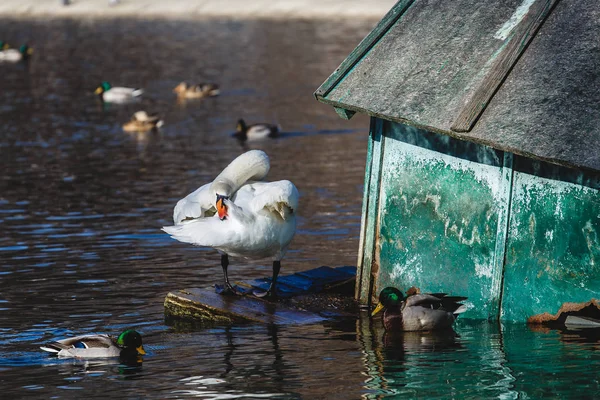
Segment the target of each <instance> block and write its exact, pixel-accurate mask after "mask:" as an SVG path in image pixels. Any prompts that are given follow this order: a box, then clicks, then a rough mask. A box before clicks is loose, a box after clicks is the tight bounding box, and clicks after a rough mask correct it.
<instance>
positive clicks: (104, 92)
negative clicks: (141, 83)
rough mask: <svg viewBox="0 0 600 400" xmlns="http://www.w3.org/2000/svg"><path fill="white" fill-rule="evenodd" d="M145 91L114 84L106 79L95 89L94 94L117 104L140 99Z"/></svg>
mask: <svg viewBox="0 0 600 400" xmlns="http://www.w3.org/2000/svg"><path fill="white" fill-rule="evenodd" d="M143 93H144V91H143V90H142V89H138V88H128V87H119V86H112V85H111V84H110V83H109V82H106V81H104V82H102V83H101V84H100V86H98V87H97V88H96V90H95V91H94V94H96V95H98V96H100V100H102V101H103V102H106V103H117V104H125V103H132V102H134V101H136V100H139V98H140V97H141V96H142V94H143Z"/></svg>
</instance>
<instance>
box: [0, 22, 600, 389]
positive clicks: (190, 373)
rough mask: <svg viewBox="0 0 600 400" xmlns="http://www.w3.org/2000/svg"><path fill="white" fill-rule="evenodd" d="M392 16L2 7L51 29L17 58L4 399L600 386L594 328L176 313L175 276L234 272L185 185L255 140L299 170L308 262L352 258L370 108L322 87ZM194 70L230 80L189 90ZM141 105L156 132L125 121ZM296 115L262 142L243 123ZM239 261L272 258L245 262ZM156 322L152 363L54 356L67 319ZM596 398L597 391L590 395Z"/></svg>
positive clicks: (5, 187)
mask: <svg viewBox="0 0 600 400" xmlns="http://www.w3.org/2000/svg"><path fill="white" fill-rule="evenodd" d="M374 23H375V21H365V22H360V21H353V22H350V21H346V22H330V23H324V22H322V21H320V22H311V21H293V22H273V21H270V22H266V21H246V22H242V21H204V22H191V21H187V22H177V21H130V20H126V19H118V20H112V21H111V20H102V21H99V20H88V19H84V20H77V21H76V20H43V19H40V20H35V21H16V20H4V21H1V23H0V39H2V40H6V41H9V42H11V43H20V42H24V41H28V42H29V43H31V44H32V46H33V47H35V49H36V50H35V54H34V57H32V58H31V60H30V61H29V62H28V63H26V64H23V63H21V64H17V65H0V74H1V75H2V78H3V79H2V83H1V86H0V88H1V89H0V158H1V160H2V161H1V162H2V179H1V180H0V333H1V334H0V386H1V388H2V397H3V398H16V397H24V396H27V397H36V398H50V397H52V396H57V397H60V398H77V399H79V398H84V397H100V398H111V397H113V398H115V397H129V398H131V397H133V398H160V399H164V398H186V397H199V398H212V399H230V398H244V397H246V398H267V397H271V398H291V399H296V398H311V399H312V398H331V399H348V398H360V397H365V398H383V397H386V396H388V395H389V396H390V397H401V398H402V397H408V398H411V397H419V398H435V397H440V398H448V397H455V398H488V397H502V398H516V397H519V396H520V397H523V398H524V397H527V398H537V397H561V398H564V397H569V396H570V395H572V394H574V393H577V395H578V396H577V397H578V398H584V397H586V394H587V393H597V392H598V389H599V388H598V380H597V377H596V376H595V375H594V370H595V368H594V367H598V356H597V351H596V347H597V343H598V341H597V340H595V339H593V338H590V337H589V335H588V336H587V337H584V338H583V339H582V338H581V336H574V335H573V334H572V333H562V334H561V333H558V332H556V331H532V330H529V329H528V328H527V327H524V326H505V327H503V328H502V329H501V330H500V329H499V328H498V327H495V326H492V325H486V324H484V325H468V324H467V323H466V321H459V322H460V324H459V325H458V326H457V329H456V335H454V334H453V335H446V336H444V335H442V336H440V335H435V336H433V335H422V334H406V335H402V336H391V335H385V334H384V332H383V330H382V328H381V326H380V324H379V323H375V324H373V323H371V322H370V321H369V319H368V318H367V317H366V316H362V317H361V318H360V319H359V320H357V321H354V320H351V321H341V322H336V323H331V324H325V325H315V326H303V327H268V326H255V325H240V326H232V327H222V326H213V327H207V326H204V327H202V326H189V325H185V324H182V323H165V321H164V317H163V301H164V297H165V295H166V294H167V293H168V292H169V291H171V290H175V289H179V288H182V287H189V286H209V285H211V284H213V283H215V282H219V280H220V277H221V268H220V266H219V257H218V254H217V253H216V252H214V251H210V250H206V249H196V248H192V247H191V246H187V245H181V244H179V243H178V242H176V241H173V240H171V239H169V238H168V237H167V235H166V234H163V233H162V232H160V227H161V226H164V225H168V224H169V223H170V219H171V213H172V209H173V206H174V204H175V202H176V201H177V200H178V199H179V198H181V197H183V196H185V195H186V194H188V193H189V192H191V191H192V190H193V189H195V188H197V187H198V186H199V185H200V184H201V183H203V182H205V181H207V180H208V179H211V178H212V177H214V176H216V174H217V173H218V172H220V169H221V168H223V166H224V165H226V164H227V163H228V162H229V161H230V160H231V159H233V158H234V157H235V156H237V155H238V154H240V153H241V152H242V151H243V150H244V148H261V149H263V150H265V151H266V152H267V153H268V154H269V155H270V156H271V161H272V171H271V173H270V174H269V178H270V179H272V180H278V179H290V180H292V181H293V182H294V183H295V184H296V186H297V187H298V188H299V191H300V193H301V199H300V218H299V221H298V234H297V236H296V238H295V239H294V241H293V242H292V245H291V249H290V251H289V253H288V255H287V256H286V258H285V259H284V260H283V262H282V266H283V271H284V272H287V273H293V272H297V271H301V270H305V269H310V268H314V267H317V266H319V265H332V266H338V265H354V264H355V262H356V251H357V247H358V238H359V232H360V210H361V201H362V180H363V175H364V160H365V152H366V143H367V133H366V129H367V126H368V121H367V119H366V118H364V117H361V116H358V115H357V116H356V117H355V118H354V119H353V120H352V121H349V122H348V121H343V120H341V119H339V118H338V117H337V116H336V115H335V113H334V112H333V110H331V108H330V107H327V106H324V105H321V104H318V103H317V102H316V101H315V100H314V98H313V97H312V92H313V90H314V89H315V88H316V87H318V85H319V84H320V83H321V82H322V81H323V79H324V78H325V77H327V76H328V75H329V73H330V72H331V71H333V70H334V69H335V68H336V67H337V65H338V64H339V62H340V61H341V60H343V58H344V57H345V56H346V55H347V54H348V53H349V52H350V51H351V50H352V48H353V47H354V46H355V45H356V44H357V43H358V42H359V41H360V40H361V39H362V38H363V37H364V36H365V35H366V33H367V32H368V31H369V30H370V28H371V27H372V25H373V24H374ZM103 80H108V81H110V82H112V83H113V84H114V85H124V86H137V87H143V88H145V89H146V95H145V96H144V98H143V99H142V101H141V103H140V104H139V105H126V106H121V107H115V106H103V105H102V104H101V103H100V102H99V101H98V99H97V98H96V97H95V96H93V95H92V94H91V92H92V91H93V90H94V89H95V88H96V87H97V85H98V83H99V82H101V81H103ZM183 80H190V81H202V80H204V81H214V82H217V83H219V84H220V85H221V95H220V96H219V97H216V98H210V99H204V100H200V101H186V102H180V103H178V102H177V101H176V97H175V95H174V94H173V93H172V88H173V87H174V86H175V85H176V84H178V83H179V82H181V81H183ZM138 108H144V109H146V110H148V111H157V112H159V113H160V114H161V116H163V117H164V119H165V126H164V127H163V128H161V129H160V130H159V131H156V132H148V133H139V134H138V133H134V134H129V133H125V132H123V131H122V130H121V124H122V123H123V122H124V121H126V120H128V119H129V118H130V116H131V114H132V113H133V112H134V111H136V110H137V109H138ZM240 117H243V118H245V119H246V120H247V121H248V122H260V121H265V122H275V123H279V124H281V126H282V128H283V131H284V134H283V135H282V137H281V138H279V139H275V140H267V141H264V142H259V143H246V144H244V146H245V147H244V148H243V147H242V146H241V145H240V144H239V143H238V142H237V141H236V140H233V139H232V138H231V136H230V134H231V133H232V132H233V131H234V129H235V122H236V121H237V119H238V118H240ZM230 269H231V277H232V278H235V279H250V278H257V277H261V276H265V275H269V274H270V270H271V266H270V263H269V262H268V260H267V262H264V263H263V262H260V261H259V262H248V261H243V260H236V259H233V260H232V265H231V267H230ZM129 327H134V328H135V329H136V330H138V331H139V332H141V333H142V335H143V336H144V347H145V349H146V351H147V353H148V354H147V355H146V356H145V357H144V359H143V363H142V364H141V365H126V364H121V363H120V362H119V360H104V361H102V362H96V361H94V362H85V361H81V360H62V359H57V358H53V357H51V356H48V355H47V354H46V353H44V352H42V351H41V350H38V346H39V345H40V344H42V343H45V342H47V341H50V340H57V339H60V338H64V337H66V336H70V335H79V334H88V333H94V332H100V333H113V334H114V333H119V332H121V331H123V330H125V329H126V328H129ZM588 396H593V395H588Z"/></svg>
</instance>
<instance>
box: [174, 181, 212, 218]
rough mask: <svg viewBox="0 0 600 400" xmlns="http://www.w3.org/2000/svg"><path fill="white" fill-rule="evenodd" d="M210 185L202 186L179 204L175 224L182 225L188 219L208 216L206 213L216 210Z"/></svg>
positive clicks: (175, 210) (176, 207) (175, 214)
mask: <svg viewBox="0 0 600 400" xmlns="http://www.w3.org/2000/svg"><path fill="white" fill-rule="evenodd" d="M210 185H211V183H207V184H206V185H202V186H200V187H199V188H198V189H196V190H195V191H193V192H192V193H190V194H188V195H187V196H185V197H184V198H183V199H181V200H179V201H178V202H177V205H176V206H175V209H174V210H173V223H174V224H175V225H177V224H180V223H181V222H183V221H184V220H186V219H191V218H201V217H205V216H206V211H208V210H210V209H211V208H214V200H215V199H213V198H212V196H211V194H210Z"/></svg>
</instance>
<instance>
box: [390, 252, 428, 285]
mask: <svg viewBox="0 0 600 400" xmlns="http://www.w3.org/2000/svg"><path fill="white" fill-rule="evenodd" d="M422 273H423V265H422V264H421V259H420V257H419V256H418V255H414V256H413V257H411V258H409V259H407V260H406V263H405V264H404V265H401V264H400V263H395V264H394V266H393V267H392V271H391V272H390V278H391V279H392V280H393V281H396V280H398V279H399V278H403V279H405V280H407V281H408V282H416V281H417V280H418V278H419V277H421V276H422Z"/></svg>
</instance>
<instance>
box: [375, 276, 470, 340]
mask: <svg viewBox="0 0 600 400" xmlns="http://www.w3.org/2000/svg"><path fill="white" fill-rule="evenodd" d="M466 299H467V298H466V297H459V296H447V295H446V294H445V293H429V294H421V293H418V292H417V293H416V294H413V295H410V296H408V297H405V296H404V294H403V293H402V292H401V291H400V290H398V289H396V288H394V287H386V288H385V289H383V290H382V291H381V292H380V293H379V304H378V305H377V307H375V309H374V310H373V312H372V313H371V316H375V315H376V314H377V313H379V312H380V311H382V310H383V325H384V327H385V329H386V330H387V331H433V330H440V329H448V328H450V327H452V324H453V323H454V321H455V319H456V317H457V315H458V314H460V313H463V312H465V311H466V310H467V309H466V307H465V306H464V305H463V304H460V303H459V302H460V301H463V300H466Z"/></svg>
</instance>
